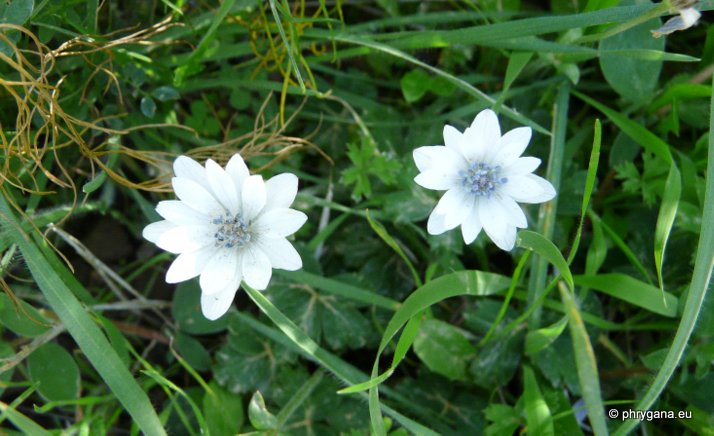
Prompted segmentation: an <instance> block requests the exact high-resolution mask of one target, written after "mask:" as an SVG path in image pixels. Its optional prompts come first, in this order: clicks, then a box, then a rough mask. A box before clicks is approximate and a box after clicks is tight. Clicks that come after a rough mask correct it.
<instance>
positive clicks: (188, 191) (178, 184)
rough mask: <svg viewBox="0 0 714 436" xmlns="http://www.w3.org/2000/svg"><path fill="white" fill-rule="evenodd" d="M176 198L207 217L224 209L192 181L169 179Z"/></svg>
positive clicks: (180, 178) (176, 178) (208, 193)
mask: <svg viewBox="0 0 714 436" xmlns="http://www.w3.org/2000/svg"><path fill="white" fill-rule="evenodd" d="M171 184H172V185H173V186H174V192H175V193H176V196H177V197H178V198H179V199H181V201H183V202H184V203H186V205H187V206H188V207H190V208H191V209H194V210H196V211H198V212H202V213H205V214H208V215H211V214H216V213H222V212H223V210H224V207H223V206H221V204H220V203H219V202H218V201H216V199H215V198H214V197H213V195H212V194H211V193H210V192H208V191H207V190H206V188H204V187H203V186H201V185H199V184H198V183H196V182H194V181H193V180H190V179H186V178H182V177H174V178H173V179H171Z"/></svg>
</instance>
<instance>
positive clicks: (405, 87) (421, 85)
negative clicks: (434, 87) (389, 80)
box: [399, 69, 431, 103]
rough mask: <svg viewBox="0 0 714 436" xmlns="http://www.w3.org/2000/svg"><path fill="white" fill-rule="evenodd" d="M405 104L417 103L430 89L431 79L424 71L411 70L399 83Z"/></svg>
mask: <svg viewBox="0 0 714 436" xmlns="http://www.w3.org/2000/svg"><path fill="white" fill-rule="evenodd" d="M399 85H400V86H401V88H402V94H403V95H404V100H406V101H407V103H414V102H416V101H419V100H420V99H421V98H422V97H423V96H424V94H426V92H427V91H428V90H429V89H430V88H431V77H430V76H429V75H428V74H426V73H425V72H424V70H421V69H419V70H411V71H410V72H408V73H407V74H405V75H404V76H402V80H400V81H399Z"/></svg>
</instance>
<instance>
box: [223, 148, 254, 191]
mask: <svg viewBox="0 0 714 436" xmlns="http://www.w3.org/2000/svg"><path fill="white" fill-rule="evenodd" d="M226 172H227V173H228V175H229V176H231V179H233V184H234V185H235V187H236V188H238V189H240V187H241V186H242V185H243V181H244V180H245V179H246V178H247V177H248V176H250V172H249V171H248V167H247V166H246V164H245V161H244V160H243V157H241V155H240V154H239V153H236V154H234V155H233V156H232V157H231V159H230V160H229V161H228V163H227V164H226Z"/></svg>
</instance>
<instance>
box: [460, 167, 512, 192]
mask: <svg viewBox="0 0 714 436" xmlns="http://www.w3.org/2000/svg"><path fill="white" fill-rule="evenodd" d="M500 173H501V167H500V166H493V167H492V166H490V165H487V164H485V163H481V162H478V163H472V164H471V165H470V166H469V169H468V170H466V171H460V172H459V176H460V177H461V178H462V179H461V186H463V187H464V188H466V190H467V191H468V192H470V193H471V194H473V195H476V196H478V197H488V198H490V197H491V195H493V193H494V192H495V191H496V189H497V188H498V187H499V186H501V185H503V184H506V183H507V182H508V178H506V177H499V176H500Z"/></svg>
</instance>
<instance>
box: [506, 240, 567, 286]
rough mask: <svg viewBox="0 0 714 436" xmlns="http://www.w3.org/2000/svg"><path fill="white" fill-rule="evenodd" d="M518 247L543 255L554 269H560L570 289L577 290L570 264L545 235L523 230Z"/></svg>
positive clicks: (517, 242) (517, 241)
mask: <svg viewBox="0 0 714 436" xmlns="http://www.w3.org/2000/svg"><path fill="white" fill-rule="evenodd" d="M516 245H518V246H519V247H521V248H525V249H527V250H531V251H534V252H536V253H537V254H539V255H541V256H542V257H543V258H545V260H547V261H548V262H550V263H551V265H553V266H554V267H556V268H557V269H558V272H559V273H560V274H561V275H562V276H563V278H564V279H565V282H566V283H567V284H568V287H569V288H570V289H575V283H574V282H573V275H572V273H571V272H570V267H569V266H568V262H566V261H565V258H564V257H563V255H562V254H561V253H560V251H559V250H558V247H556V246H555V244H553V243H552V242H550V240H548V239H546V238H545V237H544V236H543V235H541V234H538V233H536V232H532V231H530V230H521V231H520V232H518V238H517V239H516Z"/></svg>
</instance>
